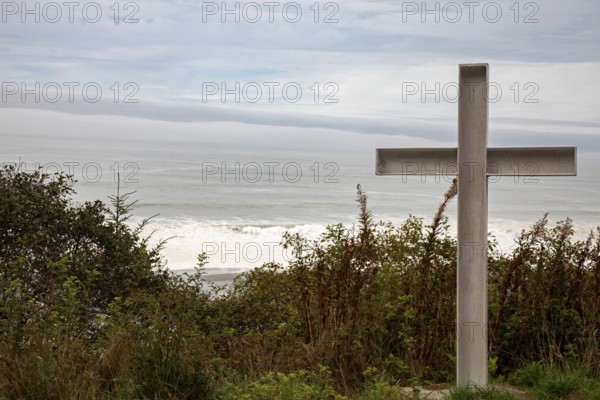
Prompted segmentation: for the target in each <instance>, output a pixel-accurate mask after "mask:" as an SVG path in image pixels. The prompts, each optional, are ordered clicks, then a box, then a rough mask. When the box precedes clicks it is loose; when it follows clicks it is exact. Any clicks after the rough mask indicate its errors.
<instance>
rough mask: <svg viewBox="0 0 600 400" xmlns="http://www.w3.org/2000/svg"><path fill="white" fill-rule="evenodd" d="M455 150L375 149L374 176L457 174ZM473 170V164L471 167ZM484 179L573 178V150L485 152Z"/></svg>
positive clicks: (490, 149)
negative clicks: (485, 170) (520, 176)
mask: <svg viewBox="0 0 600 400" xmlns="http://www.w3.org/2000/svg"><path fill="white" fill-rule="evenodd" d="M457 160H458V149H456V148H440V149H377V165H376V174H377V175H457V171H458V163H457ZM471 167H472V168H477V166H476V165H474V166H471ZM487 175H488V176H503V175H504V176H516V175H522V176H571V175H577V148H576V147H506V148H504V147H498V148H489V149H487Z"/></svg>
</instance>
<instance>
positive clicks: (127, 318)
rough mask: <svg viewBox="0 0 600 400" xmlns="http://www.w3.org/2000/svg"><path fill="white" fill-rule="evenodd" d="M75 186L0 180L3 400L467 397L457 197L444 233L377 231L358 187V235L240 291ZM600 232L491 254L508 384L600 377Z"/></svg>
mask: <svg viewBox="0 0 600 400" xmlns="http://www.w3.org/2000/svg"><path fill="white" fill-rule="evenodd" d="M72 185H73V182H72V181H71V180H70V178H69V177H66V176H63V175H57V176H48V175H44V174H42V173H38V172H36V173H23V172H20V171H18V170H15V169H14V168H10V167H5V168H4V169H2V170H0V197H1V198H2V202H1V203H0V399H1V398H7V399H210V398H215V399H218V398H221V399H228V398H249V399H260V398H290V399H293V398H303V399H304V398H326V399H328V400H331V399H342V398H344V397H346V398H349V399H354V398H356V399H358V398H373V399H375V398H386V397H387V398H396V396H399V397H397V398H404V397H406V395H405V394H402V392H401V391H400V390H399V386H400V385H403V386H413V385H417V384H422V383H429V382H451V381H453V379H454V369H455V365H454V363H455V360H454V352H455V344H454V343H455V296H456V288H455V282H456V278H455V277H456V240H455V239H454V238H453V237H452V236H451V235H450V234H449V228H448V223H447V219H446V217H445V216H444V215H443V213H444V211H445V208H446V206H447V204H448V202H450V201H451V200H452V198H453V197H454V196H455V194H456V186H455V185H452V187H451V188H450V189H449V190H448V192H447V193H446V194H445V195H444V197H443V201H442V203H441V205H440V207H439V209H438V210H437V211H436V213H435V214H434V218H433V220H432V222H431V223H430V224H425V223H424V222H423V220H421V219H419V218H416V217H410V218H408V219H407V220H406V221H405V222H404V223H403V224H401V225H400V226H393V225H392V224H390V223H383V222H381V223H376V222H374V220H373V217H372V215H371V213H370V212H369V210H368V208H367V197H366V195H365V193H364V192H363V191H362V190H361V189H360V187H358V198H357V201H358V206H359V216H358V221H357V224H356V225H355V226H353V227H345V226H343V225H332V226H329V227H328V228H327V229H326V231H325V232H324V233H323V234H322V235H321V237H320V238H319V239H318V240H315V241H309V240H307V239H305V238H303V237H301V236H299V235H286V236H285V237H284V238H283V243H284V245H285V246H286V247H287V248H288V249H290V251H292V252H293V254H294V257H293V261H291V262H290V263H289V265H277V264H272V263H270V264H265V265H263V266H258V267H257V268H256V269H254V270H252V271H249V272H247V273H245V274H242V275H241V276H239V277H238V278H237V279H236V280H235V281H234V283H233V285H232V286H231V287H218V286H214V285H212V284H210V283H208V282H207V281H205V280H204V279H203V276H202V267H203V265H205V263H206V256H205V255H202V254H201V255H200V256H199V260H198V272H197V273H196V274H191V275H186V276H179V275H175V274H172V273H169V272H168V271H167V270H166V269H165V268H164V266H163V265H162V263H161V259H160V246H158V247H156V248H150V247H149V246H148V242H147V238H141V237H140V232H141V227H140V226H138V227H131V224H128V223H126V222H127V219H128V218H129V215H130V210H131V206H132V203H128V195H120V194H118V195H117V196H115V197H113V198H112V207H111V208H108V207H106V206H105V205H104V204H102V203H101V202H99V201H98V202H94V203H85V204H80V205H78V204H74V203H73V201H72V200H71V199H70V195H71V194H72ZM599 233H600V232H596V233H595V234H590V236H589V238H588V239H587V240H585V241H574V240H573V238H572V237H573V227H572V223H571V221H570V220H566V221H564V222H560V223H558V224H557V225H556V226H555V227H548V226H547V219H546V217H545V216H544V217H543V218H542V219H541V220H540V221H539V222H538V223H537V224H535V225H534V226H533V227H532V228H531V229H530V230H529V231H526V232H523V233H522V234H521V235H519V236H518V237H517V238H516V241H515V246H514V248H513V249H511V251H510V252H502V251H501V250H500V248H499V246H498V245H497V244H495V242H493V241H492V242H491V243H490V249H489V258H488V264H489V270H490V277H489V298H490V319H489V327H488V331H489V336H490V357H491V359H490V366H491V368H490V371H492V373H493V374H494V375H495V376H497V377H498V378H499V379H503V377H512V376H513V375H512V374H513V373H514V371H516V370H517V369H518V368H519V367H520V366H522V365H523V364H524V363H527V362H533V361H541V362H543V363H544V364H545V365H546V366H548V367H549V368H554V367H556V368H560V367H561V366H563V365H566V364H570V365H577V366H578V368H581V369H583V370H585V371H586V373H587V374H589V376H592V377H596V378H597V377H598V376H599V374H600V365H598V363H599V361H598V360H600V354H599V335H600V333H599V332H600V241H599V239H598V234H599ZM511 379H512V378H511ZM261 396H262V397H261ZM265 396H266V397H265ZM269 396H270V397H269ZM278 396H279V397H278ZM311 396H313V397H311ZM407 398H408V397H407Z"/></svg>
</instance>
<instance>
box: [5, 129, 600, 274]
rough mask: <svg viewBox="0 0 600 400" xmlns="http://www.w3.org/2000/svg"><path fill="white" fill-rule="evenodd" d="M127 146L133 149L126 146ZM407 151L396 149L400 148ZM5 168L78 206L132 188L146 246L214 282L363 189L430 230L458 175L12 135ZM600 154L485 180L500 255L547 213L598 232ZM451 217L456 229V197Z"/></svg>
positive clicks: (372, 201)
mask: <svg viewBox="0 0 600 400" xmlns="http://www.w3.org/2000/svg"><path fill="white" fill-rule="evenodd" d="M124 143H126V144H124ZM399 147H400V146H399ZM0 159H1V160H2V162H4V163H6V162H21V163H22V168H24V169H26V170H31V169H33V168H35V166H36V164H38V163H39V165H43V166H44V167H43V168H44V170H45V171H47V172H55V171H57V170H58V169H62V170H64V171H67V172H71V173H72V174H73V175H74V176H75V179H77V181H78V182H77V183H76V184H75V189H76V191H77V194H76V195H75V200H76V201H78V202H81V201H86V200H94V199H101V200H103V201H106V202H108V196H109V195H113V194H115V193H116V192H117V183H116V182H117V172H119V176H120V179H121V181H122V183H121V193H127V192H135V193H133V194H131V195H130V198H131V200H138V202H137V203H136V205H135V207H134V210H133V218H132V219H131V223H133V224H136V223H139V221H141V220H142V219H144V218H148V217H151V216H155V217H154V218H152V219H151V220H150V222H149V223H148V225H147V227H146V229H145V230H144V232H143V233H144V235H150V234H152V236H151V241H150V242H151V243H153V244H154V243H157V242H158V241H159V240H161V239H168V241H167V243H166V244H165V248H164V250H163V257H164V261H165V262H166V263H167V266H168V268H170V269H172V270H189V269H192V268H194V266H195V265H196V260H197V256H198V254H199V253H200V252H206V253H207V254H208V255H209V261H208V264H207V266H206V273H207V274H208V275H215V276H217V275H218V276H221V275H223V274H225V275H227V274H237V273H240V272H243V271H247V270H249V269H251V268H253V267H255V266H257V265H261V264H262V263H264V262H268V261H274V262H283V263H285V261H286V260H287V259H289V258H290V256H289V255H288V254H287V252H286V250H284V249H283V247H282V246H281V244H280V242H281V238H282V235H283V234H284V233H285V232H286V231H287V232H291V233H300V234H303V235H305V236H307V237H309V238H316V237H318V235H319V234H320V233H321V232H323V230H324V229H325V227H326V226H327V225H328V224H334V223H343V224H346V225H348V226H351V225H352V224H354V223H356V218H357V215H358V208H357V203H356V187H357V185H358V184H360V185H362V188H363V190H364V191H365V192H366V193H367V195H368V199H369V200H368V204H369V208H370V209H371V211H372V213H373V216H374V218H375V219H376V220H386V221H392V222H394V223H396V224H399V223H401V222H402V221H404V220H405V219H406V218H407V217H408V216H409V215H411V214H412V215H415V216H417V217H421V218H424V220H425V222H426V223H428V222H429V221H430V220H431V218H432V217H433V214H434V213H435V211H436V209H437V207H438V205H439V203H440V202H441V200H442V196H443V194H444V192H445V191H446V190H447V189H448V187H449V186H450V181H451V178H445V179H444V178H440V177H437V178H436V177H433V176H428V177H426V179H425V178H421V177H410V178H402V177H378V176H376V175H375V147H373V148H365V149H364V151H356V152H351V153H348V152H344V151H331V148H328V149H327V150H319V149H316V150H311V151H307V150H294V151H286V150H273V149H270V150H268V149H262V150H261V149H252V150H245V149H244V148H243V146H238V147H233V148H225V147H223V146H212V147H211V146H207V145H204V144H201V143H198V142H184V143H179V142H171V141H168V140H164V141H148V142H144V141H139V140H136V141H131V142H123V141H120V142H118V144H115V143H113V142H111V141H101V140H90V139H89V138H88V139H84V138H80V139H73V138H60V137H53V138H46V137H44V138H40V137H36V138H31V137H22V136H19V137H14V138H12V139H10V140H6V141H5V143H4V144H3V146H2V147H1V148H0ZM599 167H600V156H599V155H598V154H596V153H585V152H582V151H581V149H580V153H579V155H578V176H577V177H560V178H550V177H539V178H535V179H531V178H529V179H527V178H526V177H514V176H507V177H503V178H502V179H500V180H499V181H496V180H494V181H492V182H490V186H489V230H490V232H492V234H493V235H494V236H495V237H496V238H497V240H498V241H499V243H500V246H501V248H502V250H503V251H507V252H508V251H510V248H511V245H512V243H513V239H514V238H515V236H516V235H517V234H518V233H519V232H520V231H521V230H522V229H527V228H528V227H530V226H531V225H532V224H533V223H535V222H536V221H537V220H538V219H540V218H541V217H542V216H543V215H544V213H546V212H548V213H549V219H550V222H551V224H554V223H555V222H557V221H560V220H564V219H565V218H567V217H570V218H572V219H573V221H574V225H575V231H576V237H577V238H579V239H583V238H584V237H585V236H586V235H587V234H588V233H589V232H590V230H593V229H595V227H596V226H599V225H600V202H599V201H598V199H600V176H599V175H598V173H597V172H598V171H600V168H599ZM446 214H447V215H448V217H449V221H450V224H451V231H452V232H455V231H456V201H455V200H454V201H452V203H451V204H450V206H449V208H448V210H447V212H446Z"/></svg>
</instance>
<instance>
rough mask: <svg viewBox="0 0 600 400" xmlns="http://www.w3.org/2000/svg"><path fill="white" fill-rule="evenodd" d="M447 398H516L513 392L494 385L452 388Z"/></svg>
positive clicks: (476, 399)
mask: <svg viewBox="0 0 600 400" xmlns="http://www.w3.org/2000/svg"><path fill="white" fill-rule="evenodd" d="M444 399H446V400H516V397H515V395H513V394H512V393H510V392H508V391H506V390H503V389H498V388H495V387H493V386H490V387H487V388H481V387H474V386H463V387H457V388H452V389H451V390H450V394H448V395H447V396H446V397H444Z"/></svg>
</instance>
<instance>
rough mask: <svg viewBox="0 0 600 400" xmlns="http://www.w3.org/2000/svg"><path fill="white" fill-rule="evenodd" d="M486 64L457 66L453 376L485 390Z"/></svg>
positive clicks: (487, 76) (459, 382)
mask: <svg viewBox="0 0 600 400" xmlns="http://www.w3.org/2000/svg"><path fill="white" fill-rule="evenodd" d="M488 87H489V74H488V65H487V64H473V65H461V67H460V77H459V101H458V167H459V175H458V265H457V282H456V290H457V299H456V323H457V326H456V337H457V339H456V341H457V342H456V350H457V354H456V377H457V384H458V385H467V384H475V385H478V386H484V385H487V375H488V372H487V358H488V357H487V353H488V349H487V337H486V335H487V320H488V319H487V305H488V302H487V231H488V230H487V204H488V200H487V173H486V169H487V136H488V98H487V89H488Z"/></svg>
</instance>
